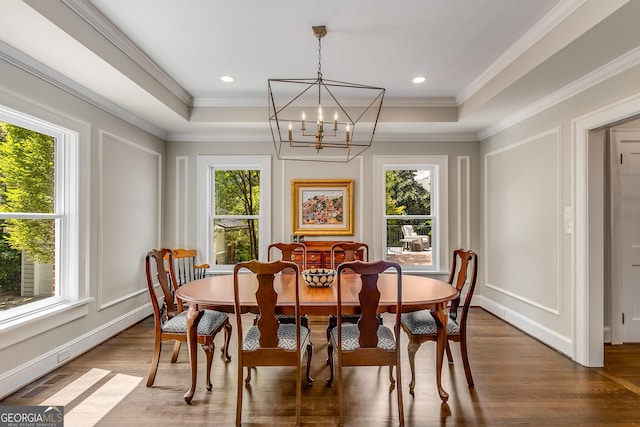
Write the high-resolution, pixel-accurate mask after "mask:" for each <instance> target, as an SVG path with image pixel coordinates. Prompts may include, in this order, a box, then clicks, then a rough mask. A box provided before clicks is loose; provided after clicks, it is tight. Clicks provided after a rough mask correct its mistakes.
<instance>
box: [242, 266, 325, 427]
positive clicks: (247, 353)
mask: <svg viewBox="0 0 640 427" xmlns="http://www.w3.org/2000/svg"><path fill="white" fill-rule="evenodd" d="M288 269H291V270H293V274H291V276H292V277H291V280H294V286H295V295H296V297H295V306H294V315H295V321H294V323H281V322H280V321H279V320H278V318H277V317H276V308H277V306H278V292H277V290H276V289H275V287H274V281H275V278H276V275H277V274H282V272H283V271H285V270H288ZM243 270H248V271H250V272H252V273H254V274H255V275H256V277H257V281H258V288H257V290H256V292H255V296H256V301H257V305H258V311H259V317H258V320H257V322H255V324H254V325H253V326H251V327H250V328H249V330H248V331H247V333H246V334H243V330H242V319H241V318H242V316H241V314H242V313H245V312H247V311H248V307H245V306H244V305H243V304H242V301H240V298H239V295H240V286H242V285H245V284H246V282H243V281H242V280H241V279H240V276H243V274H242V272H243ZM244 276H245V277H246V276H247V275H244ZM233 292H234V306H235V313H236V320H237V330H238V337H239V338H238V396H237V406H236V425H237V426H240V424H241V420H242V390H243V384H242V380H243V378H242V377H243V372H244V368H245V367H246V368H247V378H246V380H245V382H246V383H247V384H248V383H249V382H250V381H251V368H252V367H255V366H295V367H296V425H300V417H301V399H302V397H301V395H302V368H301V362H302V358H303V357H305V352H302V351H301V349H302V348H306V357H307V381H309V368H310V364H311V356H312V354H313V346H312V344H311V331H310V330H309V328H307V327H305V326H302V325H301V322H300V316H301V313H300V274H299V268H298V265H297V264H295V263H293V262H291V261H272V262H260V261H255V260H254V261H246V262H240V263H238V264H236V265H235V267H234V269H233Z"/></svg>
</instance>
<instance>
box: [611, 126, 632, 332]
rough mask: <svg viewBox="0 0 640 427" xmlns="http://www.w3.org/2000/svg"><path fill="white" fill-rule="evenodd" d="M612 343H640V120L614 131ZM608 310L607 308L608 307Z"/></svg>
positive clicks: (612, 177) (612, 134)
mask: <svg viewBox="0 0 640 427" xmlns="http://www.w3.org/2000/svg"><path fill="white" fill-rule="evenodd" d="M609 140H610V153H611V156H610V160H611V161H610V165H611V174H610V176H611V186H610V197H609V200H611V222H610V223H611V258H610V259H611V273H610V277H611V294H610V295H611V302H610V307H611V317H610V319H611V320H610V325H611V338H610V342H611V344H622V343H638V342H640V292H639V291H640V222H639V221H638V219H640V121H633V122H630V123H629V124H628V125H625V126H618V127H614V128H612V129H611V131H610V138H609ZM605 311H606V307H605Z"/></svg>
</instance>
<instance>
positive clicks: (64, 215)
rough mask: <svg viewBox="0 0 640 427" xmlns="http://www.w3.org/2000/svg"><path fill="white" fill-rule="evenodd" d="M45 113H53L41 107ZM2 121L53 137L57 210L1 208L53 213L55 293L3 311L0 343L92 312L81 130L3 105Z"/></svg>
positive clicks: (37, 216)
mask: <svg viewBox="0 0 640 427" xmlns="http://www.w3.org/2000/svg"><path fill="white" fill-rule="evenodd" d="M41 113H42V115H43V116H45V115H50V114H48V113H46V112H41ZM0 121H3V122H6V123H10V124H13V125H16V126H20V127H23V128H25V129H30V130H33V131H36V132H39V133H42V134H46V135H49V136H52V137H53V138H55V140H56V143H55V159H56V160H55V165H54V171H55V172H54V173H55V177H54V179H55V183H56V185H55V190H54V191H55V195H54V197H55V202H54V203H55V206H54V212H53V213H9V212H6V213H0V218H2V219H6V218H25V219H55V221H56V227H55V229H56V236H55V268H54V270H55V284H56V289H57V291H56V295H54V296H52V297H50V298H45V299H43V300H40V301H36V302H32V303H28V304H24V305H21V306H18V307H14V308H10V309H7V310H3V311H0V342H1V343H2V344H0V349H2V348H5V347H7V346H10V345H12V344H14V343H16V342H19V341H22V340H24V339H26V338H30V337H33V336H36V335H38V334H40V333H42V332H45V331H47V330H50V329H53V328H55V327H57V326H60V325H62V324H65V323H68V322H70V321H71V320H74V319H77V318H79V317H81V316H84V315H86V314H88V307H87V303H88V302H89V299H88V298H87V290H86V289H83V288H82V287H81V285H80V277H79V274H80V273H79V263H78V259H79V252H80V248H79V228H80V223H79V160H78V158H79V154H78V152H79V147H78V141H79V134H78V132H76V131H72V130H69V129H67V128H64V127H62V126H59V125H57V124H54V123H51V122H49V121H46V120H44V119H39V118H36V117H34V116H30V115H27V114H24V113H22V112H19V111H17V110H13V109H11V108H8V107H6V106H3V105H0Z"/></svg>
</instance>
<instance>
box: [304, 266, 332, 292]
mask: <svg viewBox="0 0 640 427" xmlns="http://www.w3.org/2000/svg"><path fill="white" fill-rule="evenodd" d="M302 278H303V279H304V281H305V283H306V284H307V286H312V287H316V288H328V287H329V286H331V285H333V281H334V279H335V278H336V271H335V270H332V269H330V268H309V269H307V270H303V271H302Z"/></svg>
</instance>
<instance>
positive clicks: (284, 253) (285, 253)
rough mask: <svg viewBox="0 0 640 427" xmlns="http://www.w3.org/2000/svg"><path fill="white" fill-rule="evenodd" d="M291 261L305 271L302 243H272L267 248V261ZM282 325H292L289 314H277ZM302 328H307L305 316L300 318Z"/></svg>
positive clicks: (307, 323)
mask: <svg viewBox="0 0 640 427" xmlns="http://www.w3.org/2000/svg"><path fill="white" fill-rule="evenodd" d="M277 259H279V260H281V261H291V262H295V263H296V264H298V265H302V270H306V269H307V247H306V246H305V244H304V243H298V242H291V243H272V244H270V245H269V247H268V248H267V261H268V262H271V261H275V260H277ZM276 317H277V318H278V320H279V321H280V322H282V323H293V322H294V321H295V318H294V316H293V315H290V314H278V315H277V316H276ZM300 319H301V322H302V326H304V327H306V328H308V327H309V319H308V317H307V316H306V315H304V314H303V315H302V316H300Z"/></svg>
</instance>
